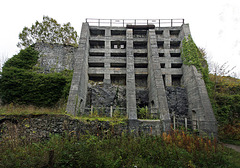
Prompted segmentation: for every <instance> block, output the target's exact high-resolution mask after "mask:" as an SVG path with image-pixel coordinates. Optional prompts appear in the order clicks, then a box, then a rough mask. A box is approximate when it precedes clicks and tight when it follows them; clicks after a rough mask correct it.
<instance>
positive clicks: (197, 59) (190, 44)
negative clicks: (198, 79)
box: [181, 35, 212, 96]
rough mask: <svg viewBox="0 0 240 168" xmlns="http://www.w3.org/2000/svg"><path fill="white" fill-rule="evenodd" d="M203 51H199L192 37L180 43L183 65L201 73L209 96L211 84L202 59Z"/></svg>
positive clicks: (205, 62) (206, 65) (205, 64)
mask: <svg viewBox="0 0 240 168" xmlns="http://www.w3.org/2000/svg"><path fill="white" fill-rule="evenodd" d="M204 54H205V51H203V50H202V49H199V48H198V47H197V46H196V44H195V43H194V41H193V39H192V37H191V36H190V35H189V36H188V38H187V39H186V38H184V40H183V42H182V53H181V57H182V59H183V63H184V64H185V65H194V66H195V67H196V68H197V70H198V71H199V72H201V73H202V76H203V79H204V82H205V84H206V87H207V90H208V94H209V96H211V94H212V92H211V87H212V83H211V82H210V79H209V76H208V74H209V70H208V64H207V61H206V60H205V58H204V56H205V55H204Z"/></svg>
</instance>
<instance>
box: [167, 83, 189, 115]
mask: <svg viewBox="0 0 240 168" xmlns="http://www.w3.org/2000/svg"><path fill="white" fill-rule="evenodd" d="M166 95H167V100H168V107H169V112H170V114H171V115H175V116H181V117H183V118H184V117H187V116H188V97H187V90H186V89H185V88H183V87H171V86H167V87H166Z"/></svg>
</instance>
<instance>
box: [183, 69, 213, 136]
mask: <svg viewBox="0 0 240 168" xmlns="http://www.w3.org/2000/svg"><path fill="white" fill-rule="evenodd" d="M182 80H183V84H184V86H186V89H187V95H188V103H189V107H188V108H189V109H188V114H189V117H190V118H191V119H192V120H197V123H198V125H199V128H200V133H202V134H204V133H206V134H208V135H211V134H213V135H216V134H217V121H216V119H215V116H214V113H213V109H212V106H211V102H210V99H209V97H208V93H207V89H206V86H205V83H204V80H203V79H202V75H201V73H199V72H198V71H197V69H196V68H195V66H187V65H184V66H183V79H182Z"/></svg>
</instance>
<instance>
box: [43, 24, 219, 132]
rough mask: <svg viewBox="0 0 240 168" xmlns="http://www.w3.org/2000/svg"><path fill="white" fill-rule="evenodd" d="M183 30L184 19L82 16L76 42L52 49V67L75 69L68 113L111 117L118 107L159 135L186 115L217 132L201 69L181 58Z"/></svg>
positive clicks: (191, 122)
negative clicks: (98, 111)
mask: <svg viewBox="0 0 240 168" xmlns="http://www.w3.org/2000/svg"><path fill="white" fill-rule="evenodd" d="M188 35H190V29H189V25H188V24H185V23H184V20H183V19H169V20H167V19H166V20H130V19H129V20H110V19H109V20H100V19H87V20H86V22H84V23H83V24H82V29H81V34H80V41H79V47H78V48H77V49H74V48H71V47H70V48H67V49H62V50H64V52H63V51H60V50H59V47H58V48H57V50H56V51H55V55H56V53H59V52H60V53H61V54H60V55H61V56H58V57H59V58H58V64H61V65H60V66H58V65H57V67H59V68H60V69H61V68H62V69H64V68H67V69H73V70H74V73H73V78H72V84H71V88H70V93H69V98H68V103H67V112H68V113H70V114H72V115H85V114H89V113H90V111H92V110H93V109H92V108H95V109H100V108H101V109H102V112H103V113H105V115H106V116H111V115H112V112H113V111H114V110H115V109H117V108H118V109H120V111H121V112H122V113H123V115H127V117H128V119H129V121H130V124H131V123H132V128H135V129H137V127H141V126H142V127H147V126H148V127H151V128H154V131H155V133H156V134H158V133H160V132H162V131H169V130H170V126H171V124H173V122H176V121H175V119H176V118H178V119H183V120H184V118H185V119H187V123H185V124H189V125H190V126H188V127H189V128H191V129H198V130H199V131H200V132H205V133H207V134H216V133H217V123H216V119H215V117H214V113H213V110H212V107H211V103H210V100H209V97H208V93H207V90H206V87H205V83H204V81H203V79H202V78H201V74H200V73H199V72H198V71H197V70H196V68H195V67H194V66H187V65H184V64H183V61H182V59H181V45H182V41H183V39H184V37H188ZM39 50H41V51H42V52H43V53H44V52H45V54H46V55H49V53H46V51H43V49H39ZM52 50H54V48H52ZM50 55H51V54H50ZM60 57H61V58H60ZM42 59H43V60H42V62H44V61H45V62H47V61H46V60H44V59H48V58H47V57H46V58H42ZM54 59H55V58H54ZM54 59H49V60H48V62H50V63H49V64H51V62H52V63H53V62H56V60H54ZM63 64H65V65H63ZM45 66H46V65H45ZM49 66H50V65H49ZM64 66H65V67H64ZM140 108H147V111H148V113H149V119H154V120H141V119H140V118H139V117H138V111H139V109H140ZM183 122H184V121H183ZM174 124H175V123H174Z"/></svg>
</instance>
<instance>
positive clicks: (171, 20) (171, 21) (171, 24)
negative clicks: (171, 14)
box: [171, 19, 173, 27]
mask: <svg viewBox="0 0 240 168" xmlns="http://www.w3.org/2000/svg"><path fill="white" fill-rule="evenodd" d="M172 25H173V20H172V19H171V27H172Z"/></svg>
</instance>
